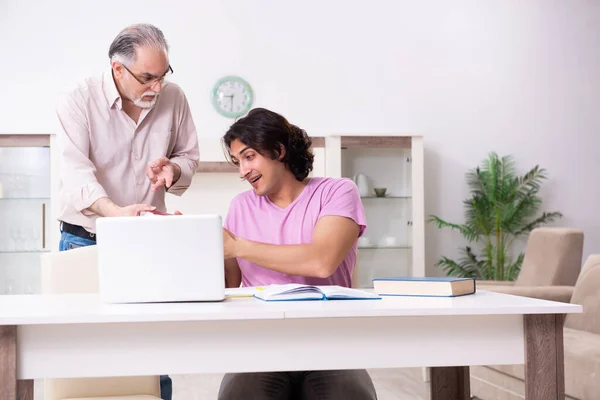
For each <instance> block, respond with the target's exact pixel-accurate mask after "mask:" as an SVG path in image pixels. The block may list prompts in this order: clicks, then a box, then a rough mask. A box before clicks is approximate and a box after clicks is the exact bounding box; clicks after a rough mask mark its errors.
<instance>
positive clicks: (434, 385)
mask: <svg viewBox="0 0 600 400" xmlns="http://www.w3.org/2000/svg"><path fill="white" fill-rule="evenodd" d="M430 375H431V376H430V380H431V400H469V399H470V398H471V383H470V377H469V367H433V368H431V373H430Z"/></svg>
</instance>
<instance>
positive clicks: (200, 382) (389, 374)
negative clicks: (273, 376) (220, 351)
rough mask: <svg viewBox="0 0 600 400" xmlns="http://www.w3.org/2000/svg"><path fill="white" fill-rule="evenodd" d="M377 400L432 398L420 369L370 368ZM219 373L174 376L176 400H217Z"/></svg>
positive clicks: (38, 398) (38, 391)
mask: <svg viewBox="0 0 600 400" xmlns="http://www.w3.org/2000/svg"><path fill="white" fill-rule="evenodd" d="M369 374H370V375H371V378H372V379H373V383H374V384H375V389H376V390H377V398H378V400H429V382H425V381H423V370H422V369H421V368H406V369H376V370H369ZM221 377H222V375H220V374H211V375H208V374H207V375H173V376H171V378H172V379H173V400H215V399H216V398H217V393H218V392H219V385H220V383H221ZM34 399H35V400H43V387H42V384H41V382H39V383H38V382H37V381H36V383H35V396H34Z"/></svg>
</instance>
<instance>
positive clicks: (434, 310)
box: [0, 291, 582, 400]
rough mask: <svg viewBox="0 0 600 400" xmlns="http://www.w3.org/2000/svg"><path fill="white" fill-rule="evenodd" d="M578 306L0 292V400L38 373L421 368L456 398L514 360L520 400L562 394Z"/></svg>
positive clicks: (27, 388)
mask: <svg viewBox="0 0 600 400" xmlns="http://www.w3.org/2000/svg"><path fill="white" fill-rule="evenodd" d="M581 311H582V307H581V306H579V305H574V304H566V303H556V302H549V301H542V300H536V299H529V298H523V297H516V296H509V295H504V294H499V293H492V292H484V291H480V292H478V293H477V294H475V295H471V296H464V297H458V298H426V297H386V298H384V299H383V300H362V301H304V302H278V303H266V302H263V301H260V300H256V299H252V298H247V299H228V300H226V301H224V302H217V303H171V304H127V305H108V304H103V303H101V302H100V300H99V297H98V296H97V295H52V296H44V295H31V296H0V399H3V400H4V399H11V398H15V397H16V398H19V399H31V398H32V387H33V383H32V382H33V379H38V378H61V377H100V376H130V375H159V374H194V373H198V374H200V373H225V372H243V371H290V370H323V369H348V368H399V367H418V366H419V367H425V366H428V367H432V369H431V391H432V399H435V400H440V399H452V400H455V399H468V398H469V392H470V389H469V367H468V366H469V365H493V364H522V363H525V364H526V392H527V399H530V400H538V399H539V400H549V399H564V371H563V370H564V367H563V347H562V342H563V340H562V322H563V317H564V314H566V313H578V312H581ZM534 382H535V384H534Z"/></svg>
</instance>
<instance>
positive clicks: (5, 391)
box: [0, 326, 33, 400]
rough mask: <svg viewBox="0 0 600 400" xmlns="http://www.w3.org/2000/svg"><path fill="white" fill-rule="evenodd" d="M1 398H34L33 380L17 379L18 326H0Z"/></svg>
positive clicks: (22, 399) (27, 399)
mask: <svg viewBox="0 0 600 400" xmlns="http://www.w3.org/2000/svg"><path fill="white" fill-rule="evenodd" d="M0 399H2V400H4V399H16V400H33V380H23V381H17V327H16V326H0Z"/></svg>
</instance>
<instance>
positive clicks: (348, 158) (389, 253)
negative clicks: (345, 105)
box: [325, 135, 425, 287]
mask: <svg viewBox="0 0 600 400" xmlns="http://www.w3.org/2000/svg"><path fill="white" fill-rule="evenodd" d="M325 172H326V176H331V177H347V178H351V179H356V177H357V174H363V175H364V176H366V180H367V186H368V188H367V191H366V192H363V193H362V197H361V198H362V202H363V207H364V209H365V214H366V217H367V231H366V232H365V234H364V235H363V237H362V238H361V239H360V240H359V251H358V274H357V277H358V286H359V287H372V280H373V278H377V277H390V276H425V236H424V232H425V226H424V225H425V215H424V182H423V175H424V174H423V172H424V171H423V138H422V136H416V135H411V136H408V135H406V136H405V135H395V136H393V135H331V136H328V137H326V139H325ZM375 188H386V193H385V196H383V197H378V196H377V195H376V194H375V192H374V189H375ZM359 189H360V187H359Z"/></svg>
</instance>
